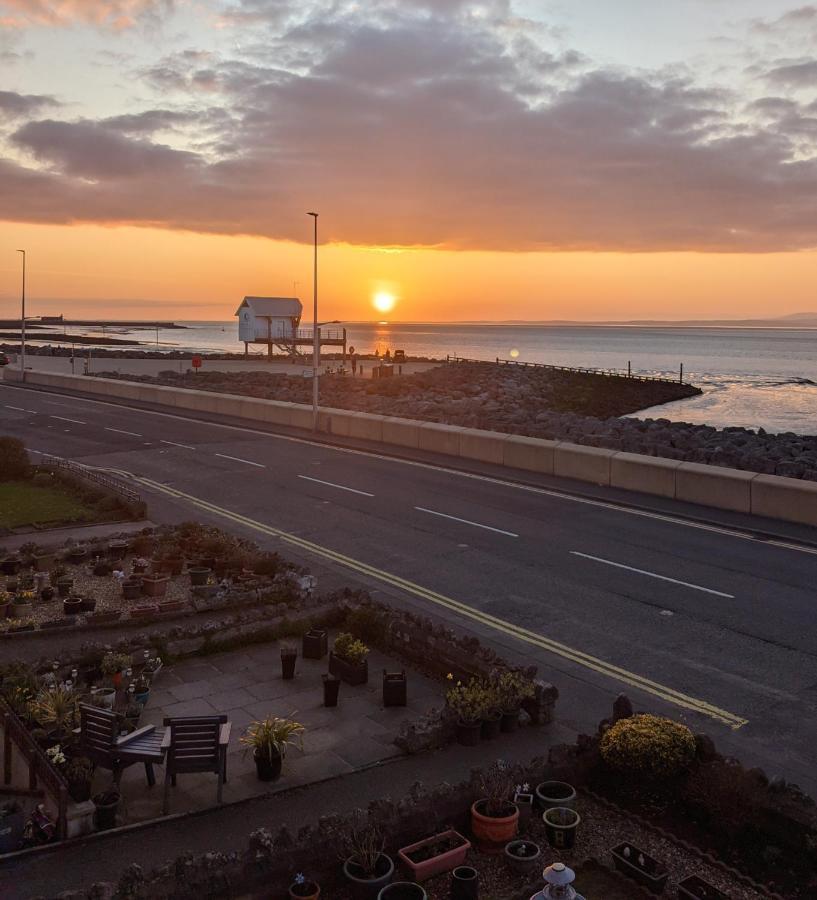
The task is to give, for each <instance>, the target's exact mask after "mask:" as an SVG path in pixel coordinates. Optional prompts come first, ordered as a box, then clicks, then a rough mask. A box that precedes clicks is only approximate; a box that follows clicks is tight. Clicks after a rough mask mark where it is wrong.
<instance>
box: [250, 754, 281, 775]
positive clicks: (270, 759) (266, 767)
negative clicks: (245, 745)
mask: <svg viewBox="0 0 817 900" xmlns="http://www.w3.org/2000/svg"><path fill="white" fill-rule="evenodd" d="M253 759H254V760H255V771H256V772H257V774H258V780H259V781H275V780H276V779H277V778H280V777H281V768H282V766H283V763H284V759H283V757H282V756H281V754H280V753H278V752H276V751H273V752H272V756H270V755H269V754H267V753H253Z"/></svg>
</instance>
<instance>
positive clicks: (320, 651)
mask: <svg viewBox="0 0 817 900" xmlns="http://www.w3.org/2000/svg"><path fill="white" fill-rule="evenodd" d="M302 640H303V647H302V648H301V654H302V656H303V658H304V659H323V658H324V656H326V654H327V652H328V650H329V636H328V635H327V633H326V629H325V628H310V630H309V631H307V632H306V634H305V635H304V636H303V639H302Z"/></svg>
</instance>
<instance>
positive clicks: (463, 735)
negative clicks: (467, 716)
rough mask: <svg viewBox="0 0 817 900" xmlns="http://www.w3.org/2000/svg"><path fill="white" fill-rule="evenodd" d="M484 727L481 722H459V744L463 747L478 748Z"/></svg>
mask: <svg viewBox="0 0 817 900" xmlns="http://www.w3.org/2000/svg"><path fill="white" fill-rule="evenodd" d="M481 732H482V725H481V723H479V722H461V721H460V722H457V743H458V744H462V746H463V747H476V745H477V744H478V743H479V738H480V733H481Z"/></svg>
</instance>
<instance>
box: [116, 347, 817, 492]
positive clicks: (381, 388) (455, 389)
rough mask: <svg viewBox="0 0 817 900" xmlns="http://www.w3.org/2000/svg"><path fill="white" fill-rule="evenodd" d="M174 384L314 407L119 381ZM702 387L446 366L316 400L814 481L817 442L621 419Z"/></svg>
mask: <svg viewBox="0 0 817 900" xmlns="http://www.w3.org/2000/svg"><path fill="white" fill-rule="evenodd" d="M105 374H107V375H108V376H109V377H112V378H127V379H129V380H134V381H142V382H147V383H152V384H164V385H168V386H171V387H186V388H196V389H198V390H209V391H217V392H222V393H230V394H239V395H240V396H244V397H261V398H265V399H270V400H282V401H288V402H292V403H310V402H311V400H312V394H311V390H312V385H311V382H310V381H309V380H307V379H303V378H297V377H293V376H289V375H274V374H270V373H266V372H203V373H201V374H199V375H182V374H179V373H177V372H172V371H166V372H163V373H161V374H160V375H158V376H155V377H153V376H135V375H124V376H121V375H116V374H114V373H105ZM700 393H701V392H700V390H699V389H698V388H694V387H691V386H689V385H682V384H675V383H673V382H663V381H636V380H634V379H627V378H610V377H606V376H601V375H592V374H584V373H577V372H562V371H556V370H549V369H527V368H521V367H520V368H512V367H507V368H506V367H499V366H496V365H493V364H491V363H485V364H458V365H443V366H439V367H438V368H435V369H429V370H427V371H425V372H418V373H416V374H414V375H405V376H402V377H395V378H386V379H379V380H371V379H363V378H351V377H349V376H325V377H323V378H322V379H321V404H322V405H323V406H327V407H335V408H338V409H352V410H358V411H361V412H369V413H376V414H379V415H388V416H401V417H404V418H408V419H422V420H425V421H429V422H442V423H445V424H449V425H462V426H465V427H468V428H482V429H486V430H489V431H501V432H507V433H511V434H524V435H529V436H531V437H539V438H547V439H551V440H560V441H570V442H572V443H576V444H585V445H589V446H592V447H603V448H606V449H609V450H624V451H628V452H631V453H643V454H647V455H651V456H662V457H666V458H668V459H677V460H683V461H687V462H701V463H709V464H712V465H721V466H729V467H731V468H736V469H746V470H748V471H752V472H763V473H768V474H772V475H786V476H788V477H790V478H806V479H810V480H813V481H817V436H802V435H796V434H793V433H790V432H787V433H784V434H767V433H766V432H765V431H764V430H763V429H762V428H760V429H757V430H756V431H755V430H752V429H746V428H724V429H717V428H713V427H711V426H708V425H691V424H689V423H687V422H672V421H670V420H669V419H638V418H622V417H623V416H628V415H630V414H632V413H634V412H637V411H638V410H640V409H646V408H648V407H651V406H657V405H659V404H661V403H668V402H670V401H673V400H679V399H683V398H685V397H690V396H693V395H697V394H700Z"/></svg>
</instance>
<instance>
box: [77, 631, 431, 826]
mask: <svg viewBox="0 0 817 900" xmlns="http://www.w3.org/2000/svg"><path fill="white" fill-rule="evenodd" d="M331 638H332V636H331V635H330V646H331ZM327 664H328V661H327V659H326V658H324V659H322V660H311V659H303V658H301V656H300V649H299V655H298V663H297V667H296V674H295V678H294V680H292V681H284V680H283V679H282V678H281V661H280V645H279V644H278V643H275V642H272V643H269V644H263V645H258V646H254V647H248V648H245V649H241V650H237V651H234V652H230V653H223V654H217V655H214V656H208V657H203V658H195V659H190V660H187V661H185V662H182V663H179V664H177V665H174V666H166V667H165V668H164V669H163V670H162V672H161V673H160V675H159V677H158V678H157V680H156V682H155V684H154V686H153V690H152V691H151V695H150V699H149V701H148V703H147V706H146V707H145V710H144V712H143V713H142V717H141V719H140V721H139V725H140V726H142V725H156V727H157V728H160V727H162V720H163V719H164V718H165V716H202V715H214V714H216V713H226V714H227V716H228V717H229V720H230V722H231V724H232V734H231V737H230V746H229V749H228V755H227V783H226V784H225V786H224V802H225V803H229V802H233V801H237V800H243V799H246V798H249V797H253V796H258V795H262V794H265V793H270V792H275V791H280V790H286V789H288V788H292V787H296V786H301V785H306V784H310V783H312V782H316V781H321V780H323V779H326V778H331V777H334V776H337V775H345V774H348V773H351V772H354V771H355V770H356V769H360V768H361V767H364V766H368V765H371V764H374V763H377V762H380V761H381V760H386V759H390V758H393V757H397V756H401V755H402V754H401V752H400V751H399V750H398V749H397V747H395V746H394V744H393V743H392V742H393V740H394V738H395V736H396V735H397V733H398V731H399V728H400V725H401V723H402V722H403V721H405V720H407V719H408V720H411V719H416V718H418V717H419V716H421V715H424V714H425V713H427V712H429V710H430V709H431V708H432V707H435V706H436V707H437V708H439V707H440V706H441V705H442V704H443V702H444V701H443V694H444V690H445V688H444V685H442V684H440V683H439V682H435V681H432V680H431V679H428V678H425V677H424V676H423V675H421V674H420V673H419V672H416V671H413V670H411V669H409V668H407V667H405V666H404V665H403V664H402V663H398V662H396V661H395V660H393V659H390V658H388V657H386V656H384V655H383V654H381V653H379V652H378V651H376V650H372V651H371V653H370V654H369V684H368V685H360V686H358V687H350V686H349V685H348V684H341V686H340V696H339V700H338V706H337V707H336V708H326V707H324V706H323V684H322V680H321V675H322V674H323V673H325V672H326V671H327ZM384 668H385V669H387V670H389V671H399V670H401V669H403V668H405V669H406V674H407V677H408V705H407V706H406V707H389V708H384V707H383V697H382V672H383V669H384ZM267 715H277V716H286V717H291V718H295V719H296V720H297V721H299V722H301V723H302V724H303V725H304V726H305V727H306V733H305V735H304V749H303V751H301V750H299V749H298V748H297V747H291V748H290V750H289V752H288V754H287V757H286V759H285V761H284V770H283V774H282V775H281V778H280V779H279V780H278V781H276V782H272V783H266V782H261V781H259V780H258V778H257V775H256V771H255V763H254V761H253V759H252V753H251V751H250V752H248V751H245V748H244V746H243V745H242V744H240V743H239V738H240V737H241V735H242V734H243V732H244V730H245V728H246V727H247V725H248V724H249V723H250V722H252V721H254V720H256V719H261V718H264V717H265V716H267ZM163 782H164V769H163V768H160V767H157V769H156V785H155V787H152V788H148V787H147V782H146V779H145V771H144V767H143V766H141V765H133V766H131V767H129V768H128V769H126V770H125V772H124V774H123V777H122V796H123V803H122V805H121V806H120V817H121V819H122V820H123V822H135V821H141V820H144V819H150V818H155V817H157V816H160V815H161V804H162V792H163V789H164V785H163ZM109 783H110V775H109V773H105V772H98V773H97V775H96V778H95V781H94V790H101V789H102V788H103V787H104V786H105V785H106V784H109ZM216 783H217V777H216V776H215V775H210V774H192V775H180V776H179V777H178V784H177V787H175V788H171V795H170V812H171V813H178V812H189V811H192V810H198V809H203V808H205V807H208V806H213V805H214V804H215V802H216Z"/></svg>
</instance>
